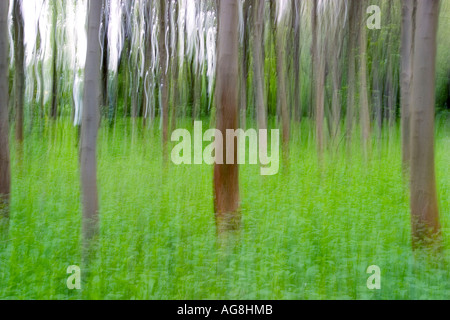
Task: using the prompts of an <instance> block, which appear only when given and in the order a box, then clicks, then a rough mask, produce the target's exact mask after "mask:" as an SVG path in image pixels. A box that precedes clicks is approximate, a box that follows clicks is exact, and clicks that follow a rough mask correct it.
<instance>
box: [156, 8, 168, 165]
mask: <svg viewBox="0 0 450 320" xmlns="http://www.w3.org/2000/svg"><path fill="white" fill-rule="evenodd" d="M159 3H160V7H159V10H160V12H159V14H160V15H159V17H160V18H159V40H158V41H159V55H160V56H159V63H160V89H161V91H160V92H161V93H160V94H161V106H160V107H161V117H162V119H161V122H162V135H161V137H162V148H163V161H164V163H166V162H167V157H168V156H167V142H168V139H169V76H168V75H169V72H168V70H167V69H168V65H167V51H166V41H167V39H166V27H167V21H168V17H167V14H168V12H167V10H166V4H167V0H160V1H159Z"/></svg>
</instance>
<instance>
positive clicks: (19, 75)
mask: <svg viewBox="0 0 450 320" xmlns="http://www.w3.org/2000/svg"><path fill="white" fill-rule="evenodd" d="M21 3H22V2H21V1H20V0H14V35H15V38H14V62H15V75H14V77H15V80H14V83H15V94H14V96H15V110H16V117H15V120H16V141H17V142H19V143H21V142H22V141H23V112H24V111H23V109H24V106H23V104H24V95H25V69H24V63H25V61H24V21H23V15H22V5H21Z"/></svg>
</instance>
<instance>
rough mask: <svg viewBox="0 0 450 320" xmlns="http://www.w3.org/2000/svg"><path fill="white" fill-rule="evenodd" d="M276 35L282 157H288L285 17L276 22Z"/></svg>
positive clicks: (288, 127)
mask: <svg viewBox="0 0 450 320" xmlns="http://www.w3.org/2000/svg"><path fill="white" fill-rule="evenodd" d="M276 37H277V45H276V51H277V96H278V98H277V101H278V110H279V111H280V113H281V123H282V145H283V159H284V160H287V159H289V135H290V114H289V109H288V105H287V90H286V71H285V70H286V65H285V63H286V18H285V17H284V18H283V19H282V21H279V22H278V26H277V29H276Z"/></svg>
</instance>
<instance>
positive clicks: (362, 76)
mask: <svg viewBox="0 0 450 320" xmlns="http://www.w3.org/2000/svg"><path fill="white" fill-rule="evenodd" d="M365 4H366V2H365V1H363V0H360V2H359V3H358V7H359V8H358V22H359V23H358V30H359V61H360V65H359V69H360V71H359V81H360V87H361V92H360V94H359V98H360V105H361V106H360V108H361V109H360V115H359V117H360V123H361V124H360V125H361V143H362V148H363V152H364V155H366V156H367V152H368V147H369V142H370V110H369V96H368V91H367V90H368V88H367V53H366V52H367V35H366V25H365V20H364V17H365V15H366V12H365V10H364V8H366V6H365Z"/></svg>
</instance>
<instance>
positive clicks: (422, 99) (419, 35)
mask: <svg viewBox="0 0 450 320" xmlns="http://www.w3.org/2000/svg"><path fill="white" fill-rule="evenodd" d="M438 19H439V0H428V1H417V15H416V31H415V40H414V41H415V42H414V55H413V61H414V62H413V81H412V82H413V84H412V99H411V102H412V103H411V223H412V241H413V245H414V246H415V247H416V246H417V245H419V243H420V242H423V241H425V242H427V241H428V240H429V239H431V238H433V237H435V236H436V235H438V234H439V232H440V223H439V210H438V201H437V192H436V178H435V168H434V117H435V79H436V51H437V43H436V37H437V28H438ZM414 75H415V76H414Z"/></svg>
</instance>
